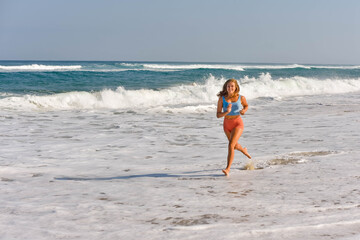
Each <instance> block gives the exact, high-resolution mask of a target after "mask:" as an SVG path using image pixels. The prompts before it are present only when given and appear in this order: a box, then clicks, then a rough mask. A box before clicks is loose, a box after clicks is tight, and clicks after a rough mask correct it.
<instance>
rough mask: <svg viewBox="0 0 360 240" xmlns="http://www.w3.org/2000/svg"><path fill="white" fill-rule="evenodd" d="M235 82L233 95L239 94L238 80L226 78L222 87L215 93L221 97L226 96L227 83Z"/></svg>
mask: <svg viewBox="0 0 360 240" xmlns="http://www.w3.org/2000/svg"><path fill="white" fill-rule="evenodd" d="M231 82H233V83H235V93H234V94H235V95H239V92H240V86H239V84H238V82H237V81H236V79H233V78H232V79H229V80H227V81H226V82H225V83H224V86H223V88H222V90H221V91H220V92H219V93H218V94H217V96H218V97H222V96H227V95H228V92H227V85H228V84H229V83H231Z"/></svg>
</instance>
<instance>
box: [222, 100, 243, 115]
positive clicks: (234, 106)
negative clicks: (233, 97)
mask: <svg viewBox="0 0 360 240" xmlns="http://www.w3.org/2000/svg"><path fill="white" fill-rule="evenodd" d="M229 104H231V112H229V113H228V115H229V116H235V115H240V111H241V109H242V105H241V95H239V98H238V100H237V101H236V102H227V101H226V100H225V97H224V96H223V110H224V111H226V109H227V107H228V106H229Z"/></svg>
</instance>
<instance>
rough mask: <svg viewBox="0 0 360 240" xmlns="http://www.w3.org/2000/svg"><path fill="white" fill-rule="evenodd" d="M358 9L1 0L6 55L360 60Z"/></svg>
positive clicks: (314, 4) (277, 3) (285, 2)
mask: <svg viewBox="0 0 360 240" xmlns="http://www.w3.org/2000/svg"><path fill="white" fill-rule="evenodd" d="M359 13H360V1H359V0H336V1H335V0H262V1H261V0H218V1H214V0H181V1H180V0H178V1H175V0H103V1H100V0H97V1H94V0H51V1H49V0H0V59H1V60H90V61H91V60H94V61H182V62H238V63H299V64H301V63H302V64H360V14H359Z"/></svg>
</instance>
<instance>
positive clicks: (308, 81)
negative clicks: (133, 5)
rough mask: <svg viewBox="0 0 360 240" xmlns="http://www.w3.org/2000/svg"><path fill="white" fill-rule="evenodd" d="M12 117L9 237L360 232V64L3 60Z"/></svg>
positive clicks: (4, 126)
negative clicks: (238, 117) (234, 125)
mask: <svg viewBox="0 0 360 240" xmlns="http://www.w3.org/2000/svg"><path fill="white" fill-rule="evenodd" d="M229 78H235V79H237V80H238V82H239V84H240V88H241V90H240V94H241V95H243V96H245V97H246V99H247V101H248V104H249V110H248V111H247V112H246V114H245V115H244V116H243V117H242V118H243V121H244V125H245V129H244V132H243V135H242V136H241V138H240V140H239V143H241V145H242V146H245V147H247V149H248V151H249V153H250V154H251V155H252V160H248V159H247V158H246V157H245V156H243V155H242V154H241V153H240V152H236V153H235V159H234V163H233V166H232V170H231V173H230V176H229V177H225V176H224V175H223V174H222V172H221V169H222V168H225V167H226V156H227V139H226V136H225V134H224V133H223V130H222V121H223V119H218V118H216V105H217V99H218V97H217V96H216V94H217V93H218V92H219V91H220V90H221V88H222V85H223V84H224V82H225V81H226V80H227V79H229ZM0 120H1V124H0V142H1V145H2V147H1V149H0V180H1V181H0V185H1V187H0V196H1V197H0V229H2V230H1V231H0V239H65V238H66V239H87V240H88V239H125V238H126V239H142V238H143V237H144V236H147V239H359V238H360V230H359V229H360V202H359V199H360V184H359V181H360V164H359V156H360V130H359V125H360V124H359V123H360V65H308V64H269V63H267V64H254V63H251V64H250V63H246V64H245V63H183V62H93V61H92V62H85V61H78V62H75V61H59V62H57V61H0ZM247 166H253V167H254V170H252V171H250V170H247V169H248V167H247Z"/></svg>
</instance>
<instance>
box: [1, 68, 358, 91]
mask: <svg viewBox="0 0 360 240" xmlns="http://www.w3.org/2000/svg"><path fill="white" fill-rule="evenodd" d="M265 73H269V74H270V75H271V77H272V79H273V80H274V81H276V80H278V79H282V78H293V77H304V78H308V79H318V80H324V79H344V80H348V79H356V80H358V79H359V76H360V66H338V65H331V66H329V65H326V66H325V65H323V66H321V65H295V64H239V63H166V62H161V63H160V62H74V61H63V62H49V61H45V62H44V61H23V62H22V61H0V92H1V93H8V94H35V95H44V94H54V93H63V92H71V91H86V92H91V91H101V90H104V89H111V90H116V89H117V88H118V87H124V88H125V89H129V90H137V89H154V90H159V89H164V88H169V87H172V86H177V85H182V84H185V85H186V84H192V83H204V82H205V81H206V80H207V79H208V78H209V76H210V75H212V76H213V77H215V78H217V79H220V78H225V79H227V78H236V79H238V80H240V83H242V82H245V80H244V78H245V77H248V78H258V77H259V76H260V75H261V74H265Z"/></svg>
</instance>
